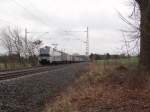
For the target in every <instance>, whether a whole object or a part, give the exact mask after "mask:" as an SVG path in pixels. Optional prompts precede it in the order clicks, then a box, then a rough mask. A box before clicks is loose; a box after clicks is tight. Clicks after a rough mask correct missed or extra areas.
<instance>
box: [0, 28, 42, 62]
mask: <svg viewBox="0 0 150 112" xmlns="http://www.w3.org/2000/svg"><path fill="white" fill-rule="evenodd" d="M1 42H2V43H3V44H2V45H3V46H4V48H6V50H7V51H8V53H9V56H11V55H12V54H15V55H17V57H18V61H19V63H20V64H22V63H24V60H26V62H27V63H30V62H29V61H27V60H28V58H29V57H30V58H31V57H32V60H34V62H35V59H34V58H35V57H36V54H37V53H38V50H39V47H40V46H41V45H42V41H40V40H31V39H30V40H29V39H28V40H26V38H25V37H24V36H23V34H22V32H21V29H19V28H17V27H16V28H10V27H7V28H5V29H4V30H2V32H1ZM23 59H24V60H23ZM32 60H31V61H32ZM36 61H37V60H36Z"/></svg>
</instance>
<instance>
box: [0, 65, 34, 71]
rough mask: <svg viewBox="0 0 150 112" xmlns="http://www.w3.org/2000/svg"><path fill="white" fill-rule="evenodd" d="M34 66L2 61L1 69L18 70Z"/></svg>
mask: <svg viewBox="0 0 150 112" xmlns="http://www.w3.org/2000/svg"><path fill="white" fill-rule="evenodd" d="M29 67H32V65H31V64H19V63H6V64H4V63H0V71H4V70H16V69H23V68H29Z"/></svg>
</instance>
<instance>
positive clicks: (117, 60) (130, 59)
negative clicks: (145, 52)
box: [97, 57, 139, 65]
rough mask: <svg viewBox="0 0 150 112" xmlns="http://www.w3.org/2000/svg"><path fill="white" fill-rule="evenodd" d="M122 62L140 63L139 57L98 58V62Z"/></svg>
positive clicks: (127, 63) (128, 63)
mask: <svg viewBox="0 0 150 112" xmlns="http://www.w3.org/2000/svg"><path fill="white" fill-rule="evenodd" d="M111 63H120V64H123V65H138V63H139V59H138V57H131V58H122V59H109V60H97V64H111Z"/></svg>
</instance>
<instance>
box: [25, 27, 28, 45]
mask: <svg viewBox="0 0 150 112" xmlns="http://www.w3.org/2000/svg"><path fill="white" fill-rule="evenodd" d="M27 43H28V32H27V28H25V44H26V46H27Z"/></svg>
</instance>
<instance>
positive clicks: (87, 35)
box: [65, 26, 89, 56]
mask: <svg viewBox="0 0 150 112" xmlns="http://www.w3.org/2000/svg"><path fill="white" fill-rule="evenodd" d="M65 32H85V33H86V41H84V43H85V44H86V49H85V55H86V56H89V28H88V26H87V28H86V30H83V31H65Z"/></svg>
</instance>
